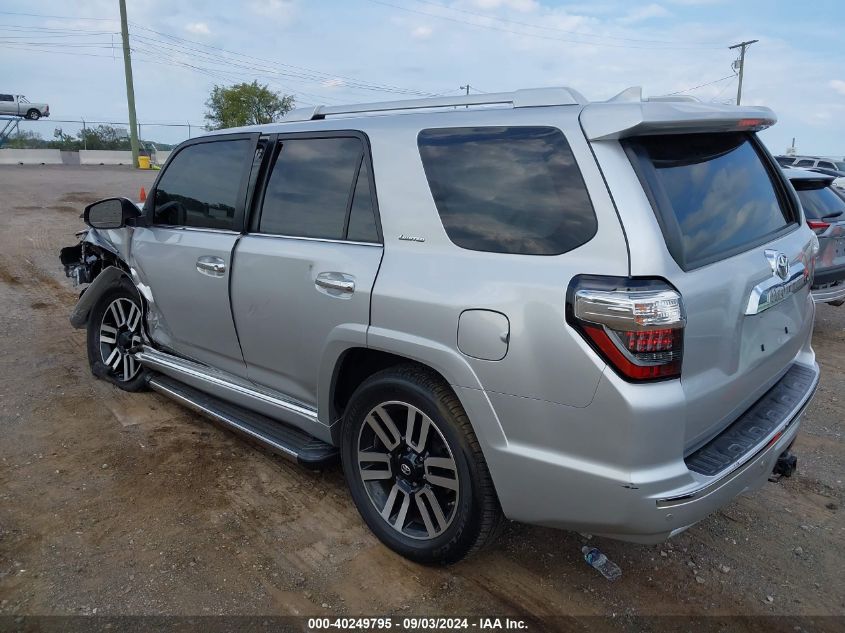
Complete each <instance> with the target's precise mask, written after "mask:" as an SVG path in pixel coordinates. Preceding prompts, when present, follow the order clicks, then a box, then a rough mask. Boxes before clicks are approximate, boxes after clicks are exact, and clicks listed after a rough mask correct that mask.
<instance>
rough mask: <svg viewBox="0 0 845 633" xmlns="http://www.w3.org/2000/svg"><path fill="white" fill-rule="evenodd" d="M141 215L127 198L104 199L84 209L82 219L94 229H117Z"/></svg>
mask: <svg viewBox="0 0 845 633" xmlns="http://www.w3.org/2000/svg"><path fill="white" fill-rule="evenodd" d="M139 215H141V211H140V210H139V209H138V207H136V206H135V203H134V202H132V201H131V200H129V199H127V198H106V199H105V200H100V201H99V202H95V203H94V204H89V205H88V206H87V207H85V211H84V212H83V213H82V219H83V220H85V224H87V225H88V226H90V227H91V228H94V229H119V228H122V227H124V226H126V225H127V223H128V222H127V221H128V220H132V219H134V218H137V217H138V216H139Z"/></svg>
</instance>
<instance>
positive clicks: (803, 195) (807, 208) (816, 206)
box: [796, 184, 845, 220]
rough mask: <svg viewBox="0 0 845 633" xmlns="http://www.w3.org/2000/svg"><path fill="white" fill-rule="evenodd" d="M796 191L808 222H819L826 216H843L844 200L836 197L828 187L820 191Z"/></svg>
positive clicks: (844, 209)
mask: <svg viewBox="0 0 845 633" xmlns="http://www.w3.org/2000/svg"><path fill="white" fill-rule="evenodd" d="M799 187H800V184H799V185H798V186H796V189H798V198H799V199H800V200H801V206H802V207H803V209H804V215H805V216H806V217H807V219H808V220H820V219H821V218H823V217H826V216H835V215H836V214H837V213H838V214H843V215H845V200H843V199H842V198H841V197H839V196H838V195H836V194H835V193H834V192H833V191H832V190H831V188H830V187H822V188H821V189H803V190H802V189H800V188H799Z"/></svg>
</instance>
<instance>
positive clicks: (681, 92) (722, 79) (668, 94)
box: [660, 74, 736, 97]
mask: <svg viewBox="0 0 845 633" xmlns="http://www.w3.org/2000/svg"><path fill="white" fill-rule="evenodd" d="M734 77H736V74H732V75H727V76H725V77H721V78H719V79H714V80H713V81H708V82H707V83H703V84H698V85H697V86H693V87H692V88H684V89H683V90H678V91H677V92H667V93H666V94H664V95H660V96H661V97H671V96H672V95H680V94H683V93H685V92H690V91H692V90H698V89H699V88H704V86H712V85H713V84H717V83H719V82H720V81H724V80H725V79H732V78H734Z"/></svg>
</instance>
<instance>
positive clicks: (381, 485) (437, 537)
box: [341, 365, 501, 563]
mask: <svg viewBox="0 0 845 633" xmlns="http://www.w3.org/2000/svg"><path fill="white" fill-rule="evenodd" d="M341 457H342V461H343V472H344V475H345V477H346V481H347V483H348V484H349V489H350V491H351V493H352V498H353V500H354V502H355V505H356V506H357V508H358V511H359V512H360V513H361V516H362V517H363V519H364V521H366V523H367V525H368V526H369V527H370V529H371V530H372V531H373V532H374V533H375V535H376V536H377V537H378V538H379V539H380V540H381V541H382V542H383V543H384V544H385V545H387V546H388V547H390V548H391V549H393V550H394V551H396V552H397V553H399V554H401V555H402V556H405V557H406V558H409V559H411V560H413V561H416V562H419V563H452V562H455V561H458V560H460V559H461V558H463V557H464V556H466V555H468V554H470V553H472V552H474V551H475V550H477V549H479V548H480V547H482V546H483V545H485V544H486V543H488V542H490V541H492V540H493V537H494V535H495V533H496V528H497V526H498V525H499V523H500V519H501V510H500V508H499V502H498V498H497V497H496V493H495V490H494V489H493V482H492V480H491V478H490V473H489V472H488V470H487V464H486V462H485V461H484V456H483V455H482V453H481V448H480V446H479V444H478V440H477V438H476V436H475V433H474V432H473V429H472V427H471V425H470V423H469V419H468V418H467V416H466V413H465V412H464V410H463V407H462V406H461V404H460V402H459V401H458V399H457V397H456V396H455V394H454V392H453V391H452V390H451V388H449V386H448V385H447V384H446V383H444V382H443V380H442V379H440V378H439V376H437V375H436V374H433V373H432V372H430V371H428V370H426V369H424V368H421V367H419V366H416V365H404V366H401V367H396V368H391V369H387V370H384V371H382V372H379V373H377V374H375V375H373V376H371V377H370V378H368V379H367V380H366V381H365V382H364V383H363V384H362V385H361V386H360V387H359V388H358V389H357V390H356V391H355V393H354V394H353V396H352V399H351V401H350V403H349V406H348V407H347V409H346V412H345V414H344V426H343V433H342V445H341Z"/></svg>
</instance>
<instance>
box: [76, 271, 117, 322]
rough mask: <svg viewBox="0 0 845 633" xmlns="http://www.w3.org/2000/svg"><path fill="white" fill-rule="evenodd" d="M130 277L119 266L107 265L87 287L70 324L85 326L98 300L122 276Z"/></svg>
mask: <svg viewBox="0 0 845 633" xmlns="http://www.w3.org/2000/svg"><path fill="white" fill-rule="evenodd" d="M124 277H125V278H126V279H129V277H128V276H127V274H126V273H125V272H124V271H123V270H121V269H120V268H118V267H117V266H107V267H106V268H104V269H103V271H102V272H101V273H100V274H99V275H97V278H96V279H94V281H92V282H91V285H90V286H88V288H86V289H85V292H83V293H82V296H81V297H79V301H77V303H76V307H74V309H73V311H72V312H71V313H70V324H71V325H72V326H73V327H75V328H77V329H80V328H84V327H85V325H86V324H87V323H88V315H89V314H91V309H92V308H93V307H94V305H95V304H96V303H97V300H98V299H99V298H100V297H101V296H102V295H103V294H104V293H105V292H107V291H108V290H110V289H111V288H114V287H115V286H116V285H118V284H119V283H120V282H121V279H122V278H124Z"/></svg>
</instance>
